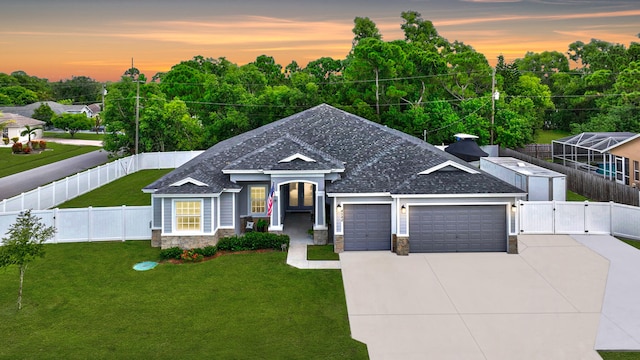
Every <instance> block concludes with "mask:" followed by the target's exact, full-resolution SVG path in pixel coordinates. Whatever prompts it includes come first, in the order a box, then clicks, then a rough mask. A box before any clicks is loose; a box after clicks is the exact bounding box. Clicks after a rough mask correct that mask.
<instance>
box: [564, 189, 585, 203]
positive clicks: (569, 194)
mask: <svg viewBox="0 0 640 360" xmlns="http://www.w3.org/2000/svg"><path fill="white" fill-rule="evenodd" d="M585 200H589V198H587V197H584V196H582V195H580V194H578V193H574V192H573V191H569V190H567V201H585Z"/></svg>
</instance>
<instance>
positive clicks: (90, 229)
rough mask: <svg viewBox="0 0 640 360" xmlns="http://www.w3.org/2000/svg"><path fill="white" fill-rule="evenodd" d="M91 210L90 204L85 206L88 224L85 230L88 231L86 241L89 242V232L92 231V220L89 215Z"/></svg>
mask: <svg viewBox="0 0 640 360" xmlns="http://www.w3.org/2000/svg"><path fill="white" fill-rule="evenodd" d="M92 210H93V207H92V206H89V207H88V208H87V224H88V225H87V232H88V234H87V241H88V242H91V233H92V232H93V221H92V219H93V216H91V212H92Z"/></svg>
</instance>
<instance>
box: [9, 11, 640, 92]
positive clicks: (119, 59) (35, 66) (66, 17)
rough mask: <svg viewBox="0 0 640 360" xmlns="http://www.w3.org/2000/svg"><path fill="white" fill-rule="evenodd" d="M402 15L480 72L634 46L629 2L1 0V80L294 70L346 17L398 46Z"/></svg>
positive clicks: (324, 46) (346, 27)
mask: <svg viewBox="0 0 640 360" xmlns="http://www.w3.org/2000/svg"><path fill="white" fill-rule="evenodd" d="M406 10H415V11H418V12H420V13H421V14H422V17H423V18H424V19H426V20H431V21H432V22H433V23H434V25H435V26H436V29H437V30H438V32H439V33H440V34H441V35H442V36H444V37H445V38H447V39H448V40H449V41H453V40H459V41H462V42H464V43H466V44H469V45H471V46H473V47H474V48H475V49H476V50H477V51H479V52H481V53H483V54H484V55H485V56H486V57H487V59H489V61H490V62H491V63H494V62H495V59H496V57H497V56H498V55H500V54H503V55H504V56H505V58H506V59H507V60H513V59H516V58H520V57H522V56H524V54H525V53H526V52H527V51H534V52H541V51H545V50H557V51H561V52H566V50H567V47H568V45H569V44H570V43H572V42H574V41H577V40H581V41H583V42H589V41H590V40H591V39H592V38H597V39H600V40H605V41H609V42H614V43H622V44H624V45H625V46H628V45H629V44H630V43H631V42H633V41H640V39H638V33H640V0H384V1H383V0H340V1H338V0H279V1H273V0H244V1H239V0H235V1H231V0H178V1H176V0H171V1H169V0H136V1H124V0H101V1H95V0H19V1H18V0H1V1H0V20H1V21H0V72H4V73H11V72H13V71H15V70H24V71H26V72H27V73H28V74H30V75H35V76H38V77H42V78H48V79H49V80H52V81H57V80H59V79H66V78H70V77H71V76H80V75H84V76H89V77H92V78H94V79H96V80H99V81H108V80H118V79H119V78H120V76H121V75H122V73H123V72H124V71H125V70H126V69H127V68H129V67H130V65H131V58H132V57H133V58H134V59H135V66H136V67H137V68H139V69H140V70H141V71H142V72H143V73H145V74H146V75H147V77H148V78H150V77H151V76H153V75H154V74H155V73H157V72H160V71H167V70H169V69H170V68H171V66H172V65H175V64H177V63H179V62H180V61H182V60H188V59H191V58H192V57H193V56H195V55H202V56H205V57H213V58H217V57H226V58H227V59H229V60H230V61H232V62H234V63H237V64H240V65H241V64H245V63H247V62H251V61H253V60H255V58H256V57H257V56H259V55H261V54H266V55H269V56H273V57H274V58H275V60H276V62H278V63H279V64H281V65H283V66H285V65H287V64H288V63H290V62H291V60H296V61H297V62H298V63H299V64H300V65H301V66H304V65H306V64H307V62H309V61H311V60H314V59H318V58H320V57H323V56H329V57H333V58H336V59H343V58H344V57H345V56H346V55H347V53H348V52H349V49H350V47H351V39H352V38H353V33H352V32H351V29H352V28H353V19H354V18H355V17H356V16H360V17H365V16H366V17H369V18H370V19H371V20H373V21H374V22H375V23H376V24H377V25H378V28H379V29H380V32H381V33H382V35H383V39H384V40H395V39H402V38H403V34H402V31H401V30H400V24H401V23H402V20H401V18H400V13H401V12H402V11H406Z"/></svg>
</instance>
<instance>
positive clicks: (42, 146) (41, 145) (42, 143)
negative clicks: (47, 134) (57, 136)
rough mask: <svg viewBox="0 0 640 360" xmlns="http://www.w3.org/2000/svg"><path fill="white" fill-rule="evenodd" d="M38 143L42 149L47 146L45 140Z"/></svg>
mask: <svg viewBox="0 0 640 360" xmlns="http://www.w3.org/2000/svg"><path fill="white" fill-rule="evenodd" d="M38 142H39V143H40V149H42V150H44V149H46V148H47V142H46V141H44V140H40V141H38Z"/></svg>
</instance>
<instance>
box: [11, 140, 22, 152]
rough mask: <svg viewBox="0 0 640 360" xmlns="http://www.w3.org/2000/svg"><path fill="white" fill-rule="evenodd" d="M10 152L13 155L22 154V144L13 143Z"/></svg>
mask: <svg viewBox="0 0 640 360" xmlns="http://www.w3.org/2000/svg"><path fill="white" fill-rule="evenodd" d="M11 152H12V153H14V154H18V153H21V152H22V143H19V142H14V143H13V145H11Z"/></svg>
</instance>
